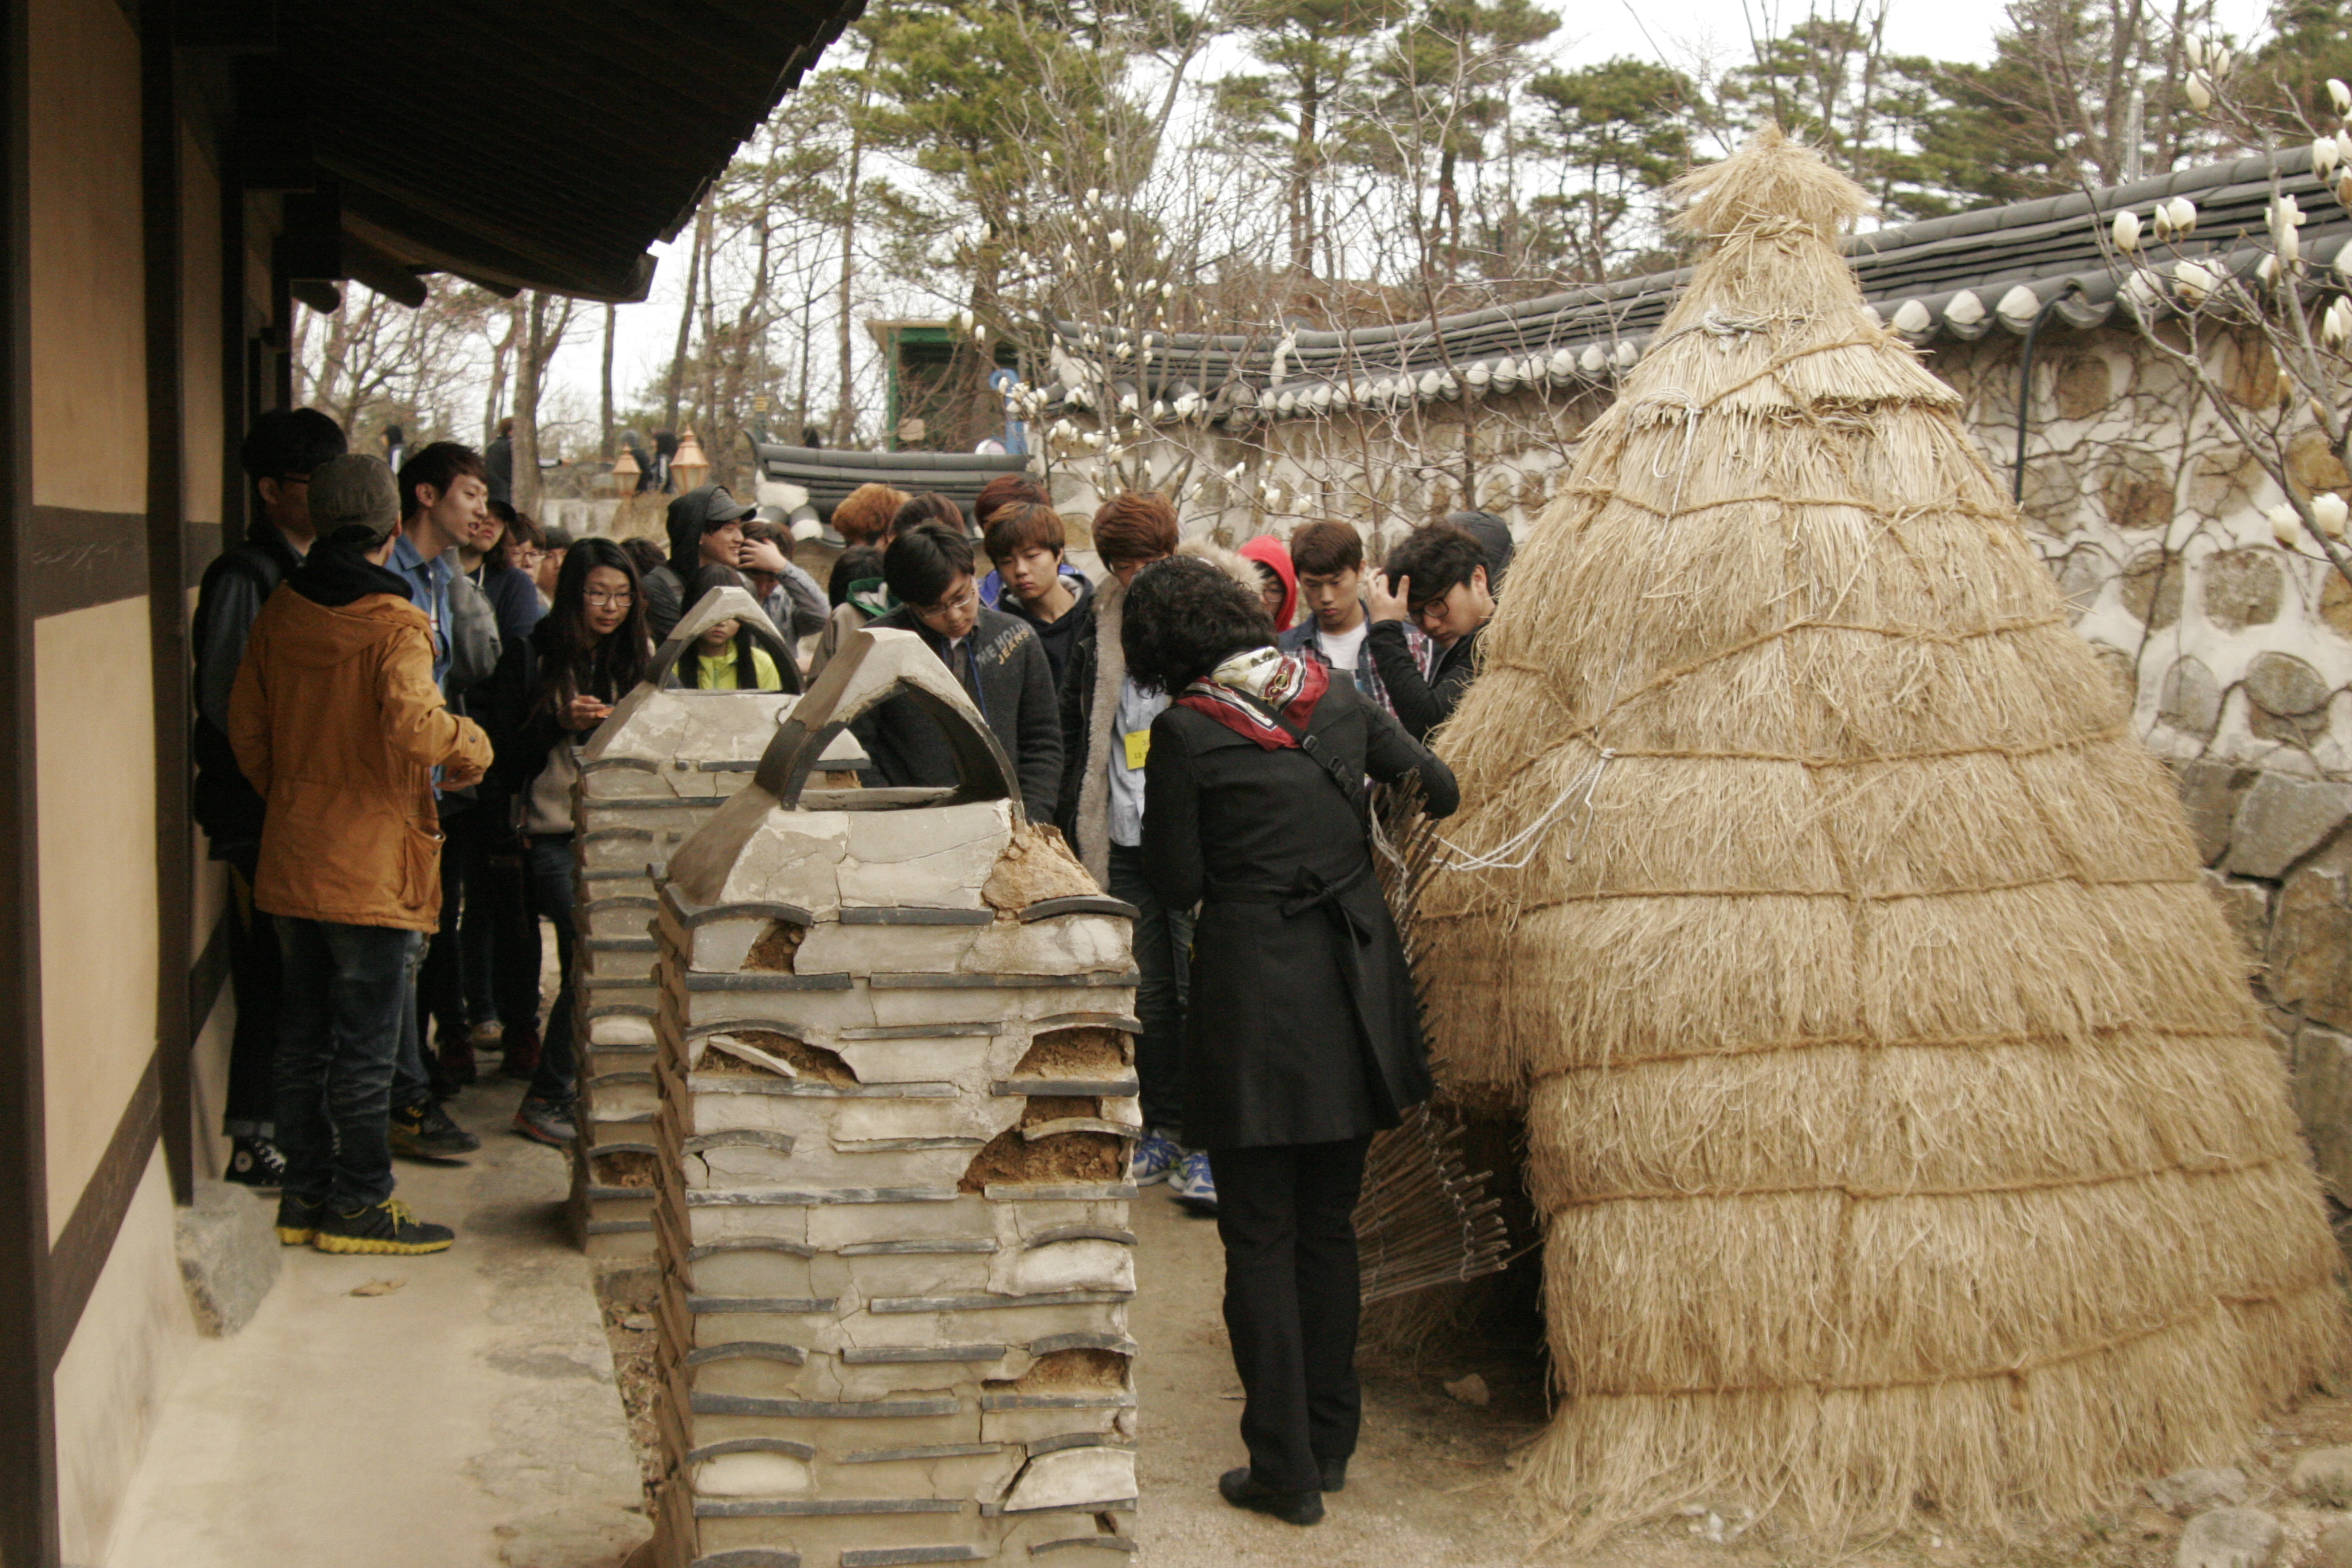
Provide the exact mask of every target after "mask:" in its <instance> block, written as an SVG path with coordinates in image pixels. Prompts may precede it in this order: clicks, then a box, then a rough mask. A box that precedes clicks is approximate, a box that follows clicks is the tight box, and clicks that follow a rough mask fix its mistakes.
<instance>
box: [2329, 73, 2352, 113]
mask: <svg viewBox="0 0 2352 1568" xmlns="http://www.w3.org/2000/svg"><path fill="white" fill-rule="evenodd" d="M2327 101H2328V102H2330V103H2332V104H2334V105H2335V106H2336V113H2338V114H2352V87H2346V86H2345V85H2344V84H2343V83H2342V82H2340V81H2338V80H2336V79H2335V78H2334V77H2329V78H2328V79H2327Z"/></svg>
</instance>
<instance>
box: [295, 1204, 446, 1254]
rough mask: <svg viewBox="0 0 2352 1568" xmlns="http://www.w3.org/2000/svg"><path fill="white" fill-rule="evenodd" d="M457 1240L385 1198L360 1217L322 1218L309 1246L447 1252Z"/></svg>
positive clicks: (335, 1249) (340, 1249)
mask: <svg viewBox="0 0 2352 1568" xmlns="http://www.w3.org/2000/svg"><path fill="white" fill-rule="evenodd" d="M278 1234H279V1235H280V1236H283V1235H285V1234H286V1233H285V1232H284V1231H282V1230H281V1231H279V1232H278ZM455 1240H457V1232H456V1231H454V1230H451V1229H450V1228H449V1227H448V1226H446V1225H426V1224H425V1222H424V1221H423V1220H421V1219H418V1218H417V1217H416V1216H415V1215H413V1214H410V1213H409V1212H408V1205H406V1204H404V1203H402V1202H401V1201H400V1200H399V1199H398V1198H386V1199H384V1200H383V1202H382V1203H380V1204H373V1205H369V1206H368V1207H366V1208H363V1209H362V1210H360V1211H359V1212H358V1213H357V1214H321V1215H320V1216H319V1228H318V1229H317V1230H316V1231H314V1232H313V1233H312V1234H311V1237H310V1245H311V1246H313V1247H317V1248H318V1249H319V1250H320V1251H321V1252H400V1253H415V1252H446V1251H448V1250H449V1244H450V1243H451V1242H453V1241H455Z"/></svg>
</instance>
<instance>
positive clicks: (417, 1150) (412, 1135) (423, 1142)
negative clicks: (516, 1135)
mask: <svg viewBox="0 0 2352 1568" xmlns="http://www.w3.org/2000/svg"><path fill="white" fill-rule="evenodd" d="M391 1133H392V1152H394V1153H395V1154H406V1155H408V1156H409V1157H410V1158H411V1159H420V1158H421V1159H434V1158H441V1157H446V1156H447V1155H450V1154H470V1153H472V1152H474V1151H475V1150H477V1149H478V1148H480V1147H481V1146H482V1141H481V1140H480V1139H479V1138H477V1137H475V1136H474V1135H473V1134H472V1133H470V1132H468V1131H466V1130H465V1129H464V1128H462V1127H460V1126H458V1125H457V1123H456V1122H454V1121H450V1120H449V1113H448V1112H447V1111H446V1110H442V1109H441V1106H440V1103H439V1102H438V1101H436V1100H426V1101H425V1103H424V1104H422V1105H408V1106H403V1107H401V1108H400V1109H399V1110H394V1112H393V1113H392V1127H391Z"/></svg>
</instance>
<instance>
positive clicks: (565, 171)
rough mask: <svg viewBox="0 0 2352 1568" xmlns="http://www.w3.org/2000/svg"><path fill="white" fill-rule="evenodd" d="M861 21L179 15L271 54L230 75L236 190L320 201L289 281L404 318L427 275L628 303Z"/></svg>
mask: <svg viewBox="0 0 2352 1568" xmlns="http://www.w3.org/2000/svg"><path fill="white" fill-rule="evenodd" d="M863 4H864V0H573V3H572V4H569V5H544V4H520V3H517V0H403V3H402V4H401V5H396V6H394V5H384V4H383V3H382V0H310V3H309V4H305V5H278V6H268V5H263V6H229V7H194V8H193V9H194V10H198V11H202V12H204V13H205V14H204V15H203V16H200V17H198V18H196V19H195V22H196V23H199V24H206V25H215V26H217V25H219V24H220V22H221V19H222V17H226V18H228V19H230V20H231V21H235V22H238V23H244V22H245V21H246V20H247V13H248V12H251V13H254V14H255V15H256V16H258V17H259V19H260V20H259V23H258V24H256V25H255V26H256V27H257V37H259V38H261V39H264V40H266V41H267V43H268V47H271V48H273V49H275V50H277V51H278V52H277V53H276V54H275V55H271V56H265V57H263V58H264V60H265V62H266V67H267V68H264V69H261V70H258V71H255V72H248V73H247V74H245V75H242V76H240V77H239V90H238V97H239V99H240V100H241V109H242V113H243V115H244V119H245V124H244V126H243V130H242V139H243V142H244V144H243V145H241V146H240V148H239V149H238V154H239V156H240V158H242V159H244V160H245V166H244V168H243V169H242V173H243V174H245V175H246V176H247V179H248V181H249V183H252V184H256V185H266V186H268V187H269V188H279V189H292V190H297V191H303V192H312V191H315V192H318V193H319V195H317V196H315V197H312V198H311V200H312V202H313V203H314V204H316V203H320V202H323V203H324V211H323V212H322V213H321V214H320V228H321V229H322V230H323V231H324V233H325V234H326V235H327V236H331V241H332V243H331V245H329V246H327V247H325V248H326V249H327V250H328V251H329V252H330V254H328V255H327V256H326V257H325V258H323V259H322V260H321V259H311V258H304V264H305V265H307V266H308V267H309V268H311V269H310V270H306V271H301V272H299V273H298V274H297V276H298V277H302V278H334V279H341V278H356V279H359V280H360V281H362V282H364V283H367V284H368V285H369V286H370V287H372V288H374V289H378V290H380V291H382V292H384V293H387V294H390V295H391V296H392V297H393V298H394V299H399V300H404V301H405V302H407V303H410V304H416V303H420V302H421V301H422V300H423V299H424V297H425V294H424V286H423V285H422V284H421V283H420V282H418V281H417V279H416V275H417V274H419V273H425V272H445V271H446V272H452V273H456V274H457V275H459V276H461V277H465V278H469V279H474V280H475V281H477V282H480V283H483V284H486V285H488V286H490V287H493V288H496V289H499V290H501V291H502V292H512V291H514V290H516V289H551V290H554V291H556V292H558V293H564V294H572V295H577V296H581V297H583V298H588V299H602V300H640V299H643V298H644V297H645V294H646V288H647V286H648V284H649V282H650V280H651V279H652V276H653V265H654V264H653V259H652V258H651V257H649V256H648V255H646V247H648V246H650V245H651V244H653V243H654V242H655V241H656V240H658V239H665V238H673V237H676V236H677V232H678V230H679V228H680V227H681V226H683V225H684V224H685V223H686V222H687V221H688V220H689V219H691V218H692V217H693V216H694V212H695V208H696V206H697V205H698V203H699V202H700V201H701V199H702V195H703V192H704V191H705V190H706V189H708V188H709V184H710V183H711V182H712V181H714V180H715V179H717V178H718V177H719V173H720V172H721V171H722V170H723V169H724V168H725V167H726V165H727V162H728V160H729V159H730V158H731V157H732V156H733V155H734V153H735V150H736V148H737V147H738V146H739V145H740V144H741V142H743V141H744V139H745V138H747V137H749V136H751V134H752V133H753V132H756V131H757V130H758V129H759V128H760V126H761V123H762V122H764V121H766V120H767V118H768V117H769V115H770V114H771V113H772V112H773V111H774V110H775V108H776V105H777V104H778V102H779V101H781V100H782V97H783V95H784V93H785V92H786V91H787V90H788V89H790V88H792V87H793V85H794V84H795V83H796V82H797V81H798V80H799V79H800V78H801V77H802V75H803V73H804V72H806V71H807V70H808V69H809V68H811V67H812V66H814V64H815V62H816V59H817V57H818V56H819V55H820V54H821V53H822V52H823V51H824V48H825V47H826V46H827V45H829V44H831V43H832V42H833V40H834V39H835V38H836V37H839V36H840V35H841V31H842V29H843V28H844V27H845V26H848V24H849V23H850V22H851V21H852V20H854V19H855V18H856V16H857V15H858V12H859V11H860V9H861V8H862V6H863ZM215 12H218V13H220V16H215V15H214V13H215ZM182 20H183V23H184V25H195V24H192V23H190V22H189V20H188V18H187V17H185V16H184V17H183V18H182ZM265 89H266V90H265ZM260 165H266V167H262V166H260Z"/></svg>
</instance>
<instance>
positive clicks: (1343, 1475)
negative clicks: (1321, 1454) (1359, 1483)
mask: <svg viewBox="0 0 2352 1568" xmlns="http://www.w3.org/2000/svg"><path fill="white" fill-rule="evenodd" d="M1315 1465H1316V1468H1318V1469H1319V1470H1321V1471H1322V1472H1323V1489H1324V1490H1325V1491H1327V1492H1343V1491H1346V1490H1347V1489H1348V1461H1347V1460H1345V1459H1318V1460H1316V1461H1315Z"/></svg>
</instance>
